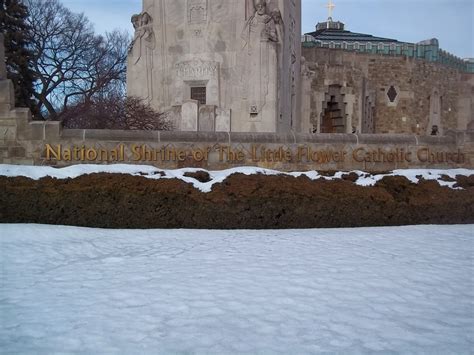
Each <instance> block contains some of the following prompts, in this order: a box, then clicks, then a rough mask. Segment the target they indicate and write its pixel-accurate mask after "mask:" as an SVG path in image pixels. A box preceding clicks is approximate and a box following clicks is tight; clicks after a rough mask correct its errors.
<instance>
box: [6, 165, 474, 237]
mask: <svg viewBox="0 0 474 355" xmlns="http://www.w3.org/2000/svg"><path fill="white" fill-rule="evenodd" d="M195 178H196V179H200V180H201V179H203V180H206V177H205V176H195ZM351 180H354V179H353V176H347V177H345V179H342V180H332V181H327V180H324V179H319V180H316V181H313V180H310V179H309V178H307V177H305V176H302V177H298V178H295V177H291V176H286V175H276V176H266V175H250V176H247V175H243V174H234V175H231V176H230V177H228V178H227V179H226V180H225V181H224V182H223V183H221V184H217V185H215V186H214V188H213V190H212V192H210V193H202V192H200V191H199V190H197V189H195V188H194V187H193V186H192V185H190V184H187V183H185V182H183V181H181V180H177V179H159V180H152V179H147V178H145V177H140V176H131V175H121V174H92V175H83V176H80V177H78V178H75V179H66V180H57V179H53V178H43V179H41V180H37V181H35V180H30V179H27V178H22V177H17V178H7V177H0V222H2V223H46V224H61V225H76V226H87V227H101V228H208V229H215V228H218V229H222V228H224V229H228V228H231V229H233V228H250V229H262V228H275V229H278V228H323V227H365V226H391V225H406V224H458V223H474V186H473V184H472V181H473V177H472V176H471V177H468V178H463V179H458V184H459V185H460V186H463V187H465V189H463V190H453V189H449V188H447V187H441V186H440V185H439V184H438V183H437V182H436V181H421V182H420V183H419V184H413V183H411V182H410V181H409V180H408V179H406V178H404V177H393V176H392V177H385V178H383V179H382V180H380V181H379V182H378V183H377V184H376V185H375V186H374V187H362V186H358V185H356V184H354V183H353V182H352V181H351Z"/></svg>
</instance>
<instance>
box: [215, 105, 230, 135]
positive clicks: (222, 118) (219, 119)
mask: <svg viewBox="0 0 474 355" xmlns="http://www.w3.org/2000/svg"><path fill="white" fill-rule="evenodd" d="M231 112H232V111H231V110H223V109H217V112H216V114H217V115H216V132H230V131H231V129H232V124H231Z"/></svg>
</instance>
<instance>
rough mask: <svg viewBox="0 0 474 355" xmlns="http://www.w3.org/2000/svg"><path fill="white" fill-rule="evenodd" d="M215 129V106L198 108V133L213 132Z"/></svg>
mask: <svg viewBox="0 0 474 355" xmlns="http://www.w3.org/2000/svg"><path fill="white" fill-rule="evenodd" d="M215 128H216V106H212V105H204V106H200V107H199V132H214V131H215Z"/></svg>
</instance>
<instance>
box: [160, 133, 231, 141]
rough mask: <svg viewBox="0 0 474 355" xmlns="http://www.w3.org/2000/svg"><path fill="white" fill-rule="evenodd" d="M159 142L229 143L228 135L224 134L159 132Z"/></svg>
mask: <svg viewBox="0 0 474 355" xmlns="http://www.w3.org/2000/svg"><path fill="white" fill-rule="evenodd" d="M159 141H160V142H171V143H180V142H183V143H197V142H205V143H209V142H213V143H229V134H228V133H225V132H179V131H160V140H159Z"/></svg>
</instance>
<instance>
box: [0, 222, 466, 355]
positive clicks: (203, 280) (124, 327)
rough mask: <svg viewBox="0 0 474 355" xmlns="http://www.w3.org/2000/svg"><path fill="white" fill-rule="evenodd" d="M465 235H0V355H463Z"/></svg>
mask: <svg viewBox="0 0 474 355" xmlns="http://www.w3.org/2000/svg"><path fill="white" fill-rule="evenodd" d="M473 232H474V226H473V225H465V226H414V227H398V228H363V229H333V230H328V229H320V230H285V231H271V230H267V231H204V230H203V231H197V230H194V231H191V230H143V231H135V230H134V231H131V230H130V231H127V230H100V229H84V228H74V227H60V226H45V225H0V247H1V249H0V257H1V258H0V260H1V261H0V266H1V274H0V276H1V289H0V352H1V353H4V354H26V353H27V354H32V353H35V354H53V353H84V354H97V353H106V354H109V353H121V354H142V353H153V354H155V353H162V354H174V353H215V354H231V353H252V354H254V353H259V354H264V353H265V354H266V353H269V354H271V353H284V354H299V353H317V352H330V353H333V352H339V353H341V352H343V353H373V352H381V353H387V352H397V353H406V352H410V353H426V354H434V353H437V354H448V353H454V354H463V353H466V354H467V353H472V351H473V349H474V340H473V334H474V308H473V300H474V284H473V277H474V274H473V271H474V270H473V268H474V266H473V254H474V253H473V252H474V241H473V238H474V233H473Z"/></svg>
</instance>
